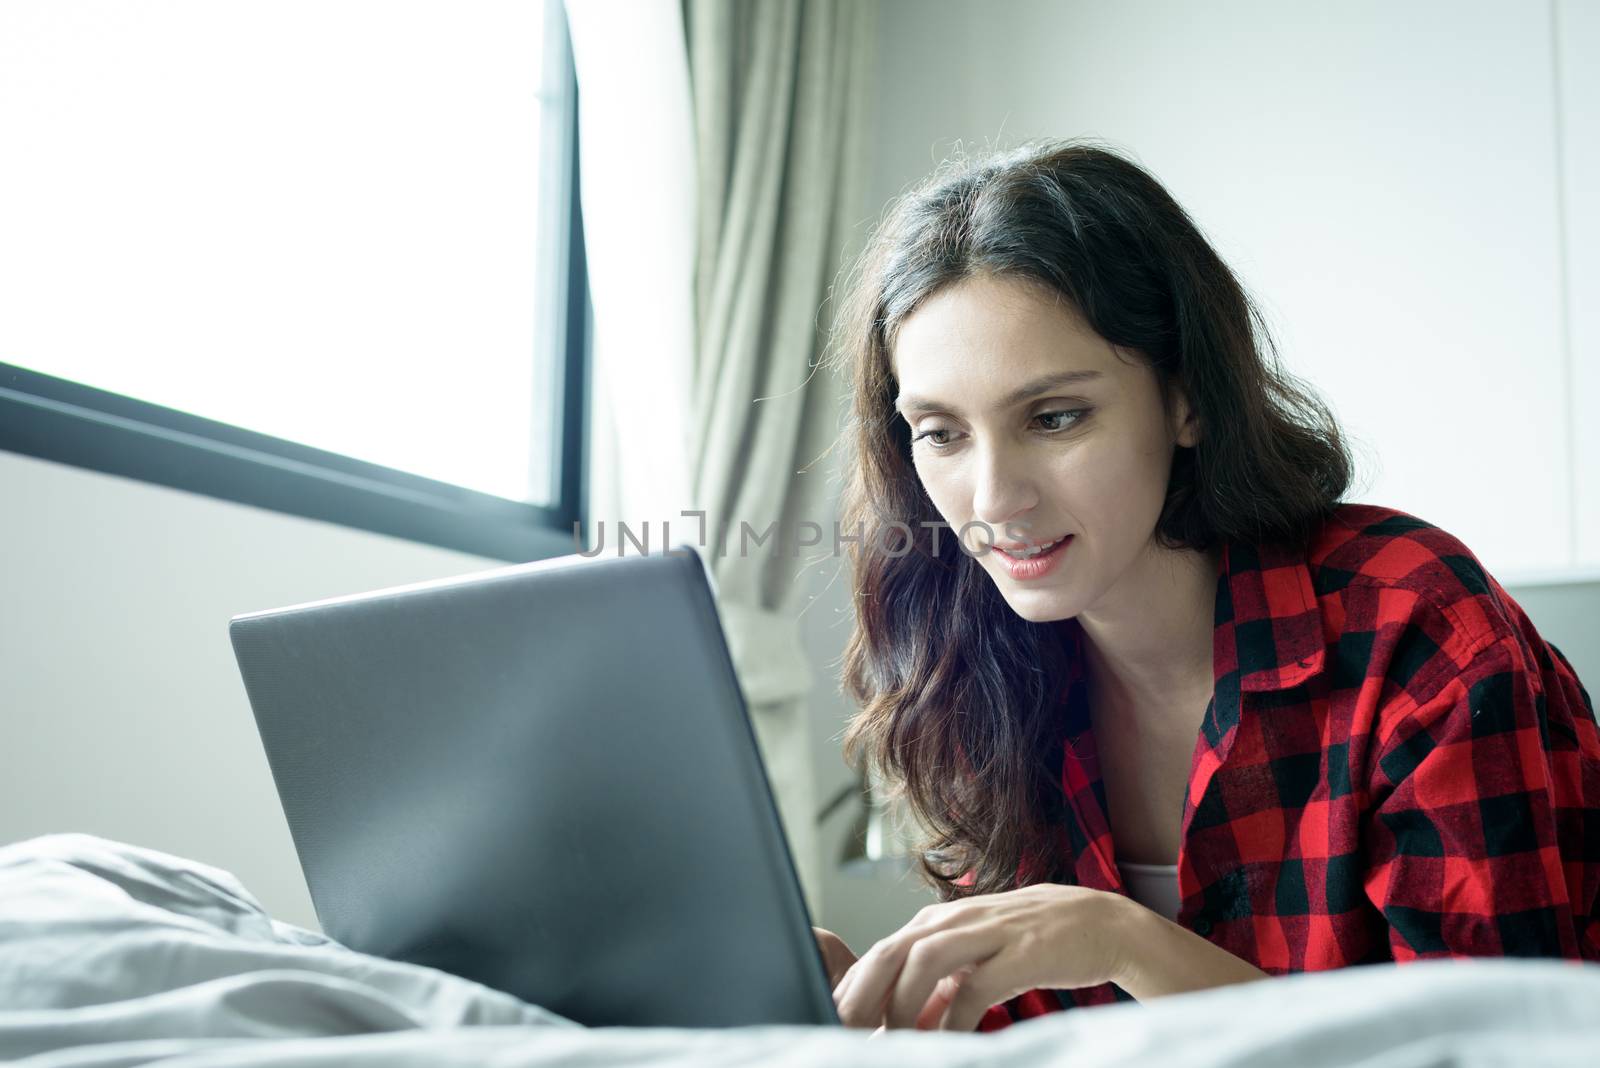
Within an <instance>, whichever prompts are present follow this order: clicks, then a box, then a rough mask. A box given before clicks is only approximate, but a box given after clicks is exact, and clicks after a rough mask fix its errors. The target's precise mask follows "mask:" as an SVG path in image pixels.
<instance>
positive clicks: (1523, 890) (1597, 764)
mask: <svg viewBox="0 0 1600 1068" xmlns="http://www.w3.org/2000/svg"><path fill="white" fill-rule="evenodd" d="M1521 648H1522V647H1521V646H1520V645H1519V644H1518V643H1517V640H1516V639H1515V638H1514V637H1510V636H1500V637H1498V638H1496V639H1495V640H1493V641H1491V642H1489V643H1488V644H1487V645H1485V646H1484V647H1483V648H1481V649H1479V650H1478V651H1477V652H1475V653H1473V654H1472V655H1471V656H1470V658H1469V659H1468V661H1467V663H1466V666H1465V667H1464V668H1456V666H1455V665H1454V664H1448V665H1446V670H1444V671H1443V672H1441V674H1442V676H1443V679H1442V684H1441V683H1437V682H1436V683H1433V684H1432V691H1433V692H1432V695H1431V696H1429V697H1428V698H1427V699H1426V700H1424V701H1422V702H1421V703H1420V704H1417V705H1416V706H1415V707H1414V709H1413V710H1411V711H1410V712H1408V713H1406V714H1404V715H1403V716H1402V717H1401V719H1400V721H1399V722H1398V723H1397V724H1396V725H1395V727H1394V728H1393V729H1392V730H1388V731H1387V732H1386V733H1387V736H1386V737H1385V738H1382V739H1377V740H1375V746H1374V753H1375V756H1376V766H1375V768H1374V770H1373V772H1372V775H1371V778H1370V780H1369V782H1370V785H1371V790H1372V793H1371V797H1370V799H1369V802H1370V804H1371V805H1372V807H1371V808H1370V809H1369V812H1370V816H1369V822H1368V823H1367V829H1366V832H1365V837H1366V842H1365V846H1364V849H1365V853H1366V856H1365V865H1366V866H1365V869H1364V882H1365V888H1366V892H1367V896H1368V897H1369V898H1370V899H1371V900H1372V902H1373V904H1374V905H1375V906H1376V907H1377V908H1378V909H1379V910H1380V911H1381V912H1382V913H1383V915H1384V917H1385V918H1386V919H1387V921H1388V924H1389V941H1390V948H1391V951H1392V953H1393V956H1394V958H1395V960H1397V961H1406V960H1415V959H1418V958H1427V957H1451V956H1491V957H1493V956H1540V957H1565V958H1572V959H1584V958H1590V959H1593V958H1595V957H1596V956H1597V955H1600V954H1597V951H1596V943H1595V931H1593V930H1592V929H1591V925H1590V913H1591V910H1592V908H1593V904H1594V903H1593V901H1592V900H1578V901H1574V897H1576V896H1579V895H1583V894H1589V895H1590V896H1591V897H1592V890H1591V889H1586V888H1592V887H1593V885H1594V880H1595V874H1596V859H1597V858H1592V857H1588V856H1587V855H1586V854H1587V853H1588V851H1589V850H1588V846H1587V845H1586V844H1585V843H1584V841H1583V840H1584V839H1586V838H1588V837H1589V836H1590V834H1592V830H1591V831H1587V832H1586V831H1583V830H1582V828H1584V827H1585V826H1587V827H1588V828H1593V827H1595V826H1596V824H1595V822H1594V821H1595V819H1596V816H1597V814H1600V813H1597V811H1596V809H1597V806H1600V750H1597V748H1596V744H1595V741H1594V732H1593V731H1592V730H1587V727H1588V726H1590V725H1588V724H1585V725H1584V727H1585V730H1584V731H1583V733H1582V734H1581V735H1580V734H1579V733H1578V732H1575V731H1574V730H1573V721H1572V719H1571V718H1570V715H1568V712H1569V710H1567V709H1566V707H1565V705H1564V704H1563V705H1561V706H1560V711H1561V715H1559V716H1554V715H1551V714H1550V713H1552V712H1553V711H1554V709H1552V708H1551V707H1550V705H1549V704H1548V702H1547V700H1546V697H1545V694H1544V692H1543V686H1542V684H1541V682H1540V677H1539V675H1538V674H1537V673H1536V672H1533V671H1530V670H1528V668H1527V666H1526V663H1525V658H1524V656H1523V654H1522V651H1521ZM1424 692H1427V691H1424ZM1574 828H1579V830H1578V833H1577V835H1576V839H1575V838H1574V835H1573V833H1572V831H1573V829H1574ZM1564 831H1565V833H1563V832H1564ZM1563 840H1565V842H1564V841H1563ZM1564 844H1565V845H1566V849H1567V854H1568V855H1566V856H1563V845H1564Z"/></svg>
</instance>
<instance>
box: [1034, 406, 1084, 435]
mask: <svg viewBox="0 0 1600 1068" xmlns="http://www.w3.org/2000/svg"><path fill="white" fill-rule="evenodd" d="M1088 414H1089V409H1087V408H1070V409H1067V410H1066V411H1060V412H1040V413H1039V414H1038V415H1036V416H1035V417H1034V418H1036V419H1054V418H1060V417H1065V416H1069V415H1070V416H1072V421H1071V422H1069V423H1058V424H1056V425H1054V426H1047V427H1045V429H1046V430H1049V431H1052V432H1054V431H1060V430H1070V429H1071V428H1073V427H1075V426H1077V425H1078V424H1079V423H1081V422H1083V417H1084V416H1086V415H1088Z"/></svg>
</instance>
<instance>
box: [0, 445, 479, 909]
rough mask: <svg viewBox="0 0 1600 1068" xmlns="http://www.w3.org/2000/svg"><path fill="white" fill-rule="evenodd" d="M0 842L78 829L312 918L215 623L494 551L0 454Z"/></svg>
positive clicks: (475, 565)
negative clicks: (238, 882) (217, 874)
mask: <svg viewBox="0 0 1600 1068" xmlns="http://www.w3.org/2000/svg"><path fill="white" fill-rule="evenodd" d="M0 488H3V499H4V501H5V513H4V521H3V522H0V605H3V606H4V610H3V611H0V843H4V842H11V841H15V840H17V839H21V838H27V837H31V836H33V835H36V834H46V833H50V832H54V831H85V832H88V833H91V834H98V835H103V836H105V837H108V838H115V839H121V840H124V841H129V842H133V843H135V844H137V845H142V846H148V847H150V848H154V849H161V850H165V851H167V852H171V853H177V854H178V855H180V856H188V857H194V858H196V859H199V860H203V861H206V862H208V863H211V864H215V865H217V866H219V867H222V868H224V869H226V870H229V871H232V872H233V873H234V874H236V875H238V876H239V878H240V879H242V880H243V881H244V884H245V886H246V887H248V888H249V889H250V890H252V891H253V892H254V893H255V894H256V896H257V897H258V898H260V899H261V902H262V904H263V905H264V906H266V908H267V910H268V911H269V912H270V913H272V914H273V915H274V916H277V917H278V918H279V919H283V920H287V921H289V922H291V923H297V924H300V925H301V926H306V927H315V925H316V918H315V915H314V914H313V912H312V910H311V901H310V898H309V896H308V895H307V893H306V888H305V883H304V880H303V877H302V876H301V874H300V866H299V862H298V861H297V860H296V858H295V854H294V846H293V843H292V842H291V841H290V839H289V829H288V825H287V824H286V823H285V822H284V818H283V812H282V810H281V809H280V808H279V805H278V797H277V793H276V791H275V790H274V788H273V785H272V777H271V773H270V772H269V771H268V769H267V763H266V757H265V756H264V755H263V753H262V750H261V742H260V739H259V737H258V736H257V734H256V727H255V720H254V718H253V716H252V715H251V712H250V705H249V702H248V701H247V700H246V697H245V692H244V687H243V684H242V683H241V682H240V680H239V671H238V667H237V666H236V664H235V661H234V658H233V648H232V646H231V645H230V644H229V640H228V620H229V618H230V617H232V616H234V615H236V614H238V613H240V612H247V611H254V610H257V609H263V608H276V607H280V606H282V605H287V604H298V603H301V602H304V601H310V600H316V599H319V598H323V597H331V596H336V595H339V594H346V593H357V592H361V591H363V590H371V589H378V588H381V587H384V586H391V585H398V584H401V583H406V582H416V581H421V580H423V579H429V578H439V577H443V576H446V575H457V574H464V573H466V572H469V571H478V570H482V569H484V568H490V567H502V566H504V561H497V560H486V559H483V558H480V557H475V556H469V555H466V554H463V553H455V552H449V551H447V550H443V549H436V548H433V547H431V546H423V545H416V544H413V543H410V542H406V541H402V540H399V539H396V538H389V537H385V536H383V535H379V534H368V533H365V532H362V531H355V530H350V529H347V528H344V527H339V526H334V525H332V524H328V523H320V522H316V521H314V520H309V519H302V518H300V517H298V516H286V515H281V514H278V513H275V512H268V511H264V510H262V509H257V508H251V507H247V506H245V505H240V504H234V503H231V502H228V501H219V500H215V499H213V498H210V497H202V496H198V495H196V494H191V493H185V492H182V491H179V490H173V489H168V488H166V487H163V486H153V485H149V484H146V483H141V482H135V481H133V480H130V479H124V478H119V477H116V476H113V475H104V474H100V473H98V472H92V471H84V470H81V469H79V468H75V467H68V466H65V465H62V464H56V463H51V462H47V461H43V460H37V459H34V458H33V457H28V456H19V455H17V454H14V453H8V452H0Z"/></svg>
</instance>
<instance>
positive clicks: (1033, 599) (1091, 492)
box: [892, 276, 1198, 623]
mask: <svg viewBox="0 0 1600 1068" xmlns="http://www.w3.org/2000/svg"><path fill="white" fill-rule="evenodd" d="M892 358H893V362H894V372H895V376H896V378H897V380H898V382H899V387H900V393H899V397H898V398H897V400H896V403H895V407H896V410H897V411H898V412H899V413H900V416H901V417H903V418H904V419H905V420H906V422H907V424H908V425H909V427H910V429H911V437H912V439H913V440H912V445H911V453H912V458H913V460H914V462H915V465H916V470H917V474H918V476H919V477H920V478H921V480H922V485H923V487H924V489H925V490H926V491H927V494H928V496H929V498H930V499H931V500H932V501H933V503H934V506H935V507H936V508H937V509H938V510H939V514H940V516H941V518H943V520H944V521H945V522H946V523H947V524H948V525H949V528H950V529H949V530H940V531H939V532H938V535H939V537H940V538H941V539H944V538H952V537H954V536H955V535H956V532H957V531H959V530H960V529H961V528H962V527H963V526H964V525H965V524H968V523H984V524H987V526H988V529H987V530H986V529H985V528H983V527H977V526H974V527H972V528H971V529H969V530H968V532H967V534H966V536H965V537H964V538H963V539H962V542H963V544H964V546H965V547H966V550H967V551H968V552H969V553H972V554H974V555H975V558H976V559H977V561H978V562H979V564H981V565H982V566H983V568H984V569H985V570H986V571H988V572H989V575H990V577H991V578H992V579H993V580H994V583H995V585H996V586H998V587H999V588H1000V591H1001V593H1002V594H1003V595H1004V596H1005V598H1006V600H1007V602H1008V603H1009V604H1010V605H1011V607H1012V609H1013V610H1014V611H1016V613H1017V614H1018V615H1020V616H1022V617H1023V618H1025V619H1028V620H1031V621H1033V622H1036V623H1043V622H1048V621H1051V620H1060V619H1068V618H1072V617H1074V616H1077V615H1079V614H1080V613H1082V612H1085V611H1088V610H1091V609H1093V608H1095V607H1096V606H1098V605H1101V604H1103V603H1104V602H1105V601H1106V599H1107V597H1108V595H1109V594H1111V592H1112V591H1113V590H1114V589H1115V588H1116V587H1117V585H1118V583H1119V580H1121V579H1123V578H1124V576H1126V575H1128V574H1129V573H1130V572H1131V571H1134V570H1139V569H1141V568H1142V567H1143V566H1147V565H1148V561H1149V559H1150V557H1151V552H1152V548H1153V542H1152V540H1151V539H1152V535H1153V533H1154V531H1155V526H1156V520H1157V519H1158V518H1159V517H1160V515H1161V506H1162V504H1163V502H1164V501H1165V500H1166V492H1167V480H1168V477H1169V475H1170V474H1171V470H1172V454H1173V449H1174V447H1175V446H1177V445H1193V444H1194V442H1195V439H1196V437H1197V429H1198V428H1197V425H1196V424H1195V422H1194V421H1193V420H1190V419H1189V409H1188V405H1187V404H1186V403H1185V401H1184V398H1183V397H1182V395H1181V391H1179V390H1177V389H1174V391H1173V413H1172V415H1171V416H1170V417H1169V416H1168V415H1167V414H1166V413H1165V412H1163V410H1162V405H1161V393H1160V389H1159V386H1158V383H1157V378H1156V372H1154V371H1153V370H1152V369H1150V368H1149V367H1148V366H1147V365H1146V364H1145V363H1144V362H1143V361H1142V360H1141V359H1139V358H1138V357H1137V356H1135V355H1134V354H1132V353H1126V354H1125V355H1121V356H1119V354H1118V352H1117V351H1116V350H1115V349H1113V347H1112V346H1111V344H1110V343H1109V342H1107V341H1106V340H1105V339H1104V338H1102V337H1100V336H1099V335H1098V334H1096V333H1095V332H1094V331H1093V330H1092V329H1090V327H1089V325H1088V324H1087V323H1085V322H1084V321H1083V320H1082V319H1081V318H1080V317H1079V316H1078V314H1077V313H1076V311H1075V310H1073V309H1072V308H1071V307H1070V305H1068V304H1067V302H1066V301H1065V300H1061V301H1057V300H1055V299H1053V298H1052V296H1051V295H1050V294H1049V293H1047V292H1046V291H1045V290H1043V289H1040V288H1036V287H1034V286H1033V285H1031V284H1029V283H1026V282H1021V281H1018V280H1015V279H1009V278H1003V277H996V276H979V277H975V278H971V279H967V280H965V281H963V282H960V283H957V284H956V285H953V286H950V287H947V288H945V289H943V290H941V291H939V292H938V293H937V294H935V295H934V296H933V297H932V298H930V299H929V300H928V301H927V302H926V303H924V304H923V305H922V306H921V307H919V308H918V309H917V310H916V311H915V312H913V313H912V314H911V315H910V316H909V317H908V318H907V319H906V320H905V322H904V323H902V324H901V327H900V332H899V335H898V337H897V338H896V339H895V343H894V350H893V356H892ZM1069 374H1071V375H1078V376H1080V377H1079V378H1077V379H1076V380H1072V381H1065V382H1062V381H1057V382H1054V383H1050V382H1045V381H1043V380H1045V379H1046V378H1047V377H1048V376H1063V375H1069ZM1030 386H1038V387H1039V388H1037V389H1032V388H1028V387H1030ZM1024 390H1026V392H1023V391H1024ZM1007 524H1011V526H1010V528H1009V529H1008V527H1007ZM1066 535H1071V540H1070V541H1068V542H1067V543H1066V544H1065V545H1064V546H1060V547H1057V549H1056V550H1054V551H1053V552H1051V553H1049V554H1047V555H1045V556H1042V557H1040V559H1039V560H1037V561H1035V562H1034V563H1033V564H1032V565H1028V566H1024V567H1023V568H1022V569H1020V570H1018V569H1014V568H1013V567H1011V566H1009V565H1008V563H1007V561H1006V559H1005V558H1003V557H1002V556H1001V551H1000V550H998V549H994V548H991V547H990V546H991V543H992V542H995V541H998V542H1000V543H1003V544H1009V543H1012V542H1030V543H1033V544H1034V545H1042V544H1046V543H1048V542H1050V541H1053V540H1055V539H1057V538H1061V537H1063V536H1066ZM1040 565H1045V566H1044V567H1041V566H1040ZM1041 570H1042V571H1043V573H1042V574H1036V573H1035V572H1038V571H1041ZM1130 585H1131V586H1132V587H1134V588H1137V587H1138V586H1139V585H1140V584H1139V583H1138V582H1137V581H1134V582H1131V583H1130Z"/></svg>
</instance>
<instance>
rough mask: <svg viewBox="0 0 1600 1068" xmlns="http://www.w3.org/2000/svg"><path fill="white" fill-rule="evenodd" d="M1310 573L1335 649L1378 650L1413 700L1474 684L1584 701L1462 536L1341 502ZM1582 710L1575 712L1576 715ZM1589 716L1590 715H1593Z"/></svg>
mask: <svg viewBox="0 0 1600 1068" xmlns="http://www.w3.org/2000/svg"><path fill="white" fill-rule="evenodd" d="M1306 563H1307V568H1308V570H1309V571H1310V573H1311V581H1312V585H1313V587H1314V589H1315V590H1316V593H1317V597H1318V600H1319V602H1321V603H1322V609H1323V617H1324V621H1325V623H1329V622H1331V623H1333V625H1332V626H1331V627H1325V629H1326V630H1328V631H1330V632H1331V640H1332V642H1335V643H1338V644H1340V645H1342V646H1343V647H1345V649H1346V652H1347V655H1348V652H1349V650H1350V649H1351V648H1352V647H1355V646H1361V647H1363V648H1365V649H1367V650H1369V651H1370V652H1372V653H1376V652H1378V651H1379V650H1380V649H1381V651H1382V655H1381V658H1380V659H1381V661H1382V663H1381V664H1377V665H1374V666H1375V667H1376V670H1377V671H1379V672H1381V673H1382V674H1383V675H1385V676H1386V678H1387V680H1388V681H1389V682H1390V683H1392V684H1393V691H1391V692H1399V693H1404V694H1406V695H1407V696H1408V697H1410V698H1412V699H1414V700H1420V699H1423V698H1425V697H1427V696H1428V695H1429V694H1431V693H1433V692H1434V691H1438V690H1440V689H1442V688H1444V687H1446V686H1457V687H1459V686H1460V685H1462V684H1468V685H1470V684H1471V683H1472V682H1473V681H1474V680H1475V679H1477V678H1479V677H1481V678H1483V679H1488V678H1509V677H1515V678H1521V679H1523V680H1524V681H1525V682H1526V683H1527V684H1528V685H1530V686H1531V687H1532V688H1533V689H1534V690H1536V691H1539V692H1544V691H1546V690H1550V691H1566V692H1567V693H1568V694H1584V698H1583V700H1582V701H1579V702H1576V703H1577V704H1580V705H1582V706H1584V707H1587V706H1588V700H1587V695H1586V694H1585V693H1584V691H1583V689H1582V686H1581V684H1580V683H1578V682H1577V679H1576V676H1575V675H1573V673H1572V669H1571V666H1570V664H1568V663H1567V661H1566V660H1565V658H1564V657H1561V656H1560V655H1559V654H1556V653H1554V651H1553V650H1552V648H1551V646H1550V645H1549V644H1548V643H1547V642H1546V641H1545V640H1544V638H1543V637H1542V636H1541V635H1540V634H1539V633H1538V630H1537V629H1536V628H1535V626H1534V624H1533V622H1532V620H1530V619H1529V618H1528V616H1527V613H1526V612H1524V611H1523V609H1522V607H1521V606H1520V605H1519V604H1517V602H1516V601H1515V599H1513V598H1512V596H1511V595H1510V594H1509V593H1507V592H1506V590H1505V589H1504V587H1502V586H1501V585H1500V583H1499V582H1498V581H1497V580H1496V579H1495V577H1494V576H1493V575H1492V574H1491V573H1490V572H1489V570H1488V569H1487V568H1486V567H1484V565H1483V563H1482V561H1480V560H1479V559H1478V557H1477V555H1476V554H1475V553H1474V552H1473V551H1472V550H1471V549H1470V548H1469V547H1468V546H1467V545H1466V544H1465V543H1463V542H1462V540H1461V539H1460V538H1458V537H1457V536H1456V535H1454V534H1452V533H1450V532H1449V531H1447V530H1445V529H1443V528H1442V527H1440V526H1439V525H1437V524H1435V523H1432V522H1429V521H1428V520H1426V519H1424V518H1422V517H1420V516H1417V515H1414V514H1412V513H1409V512H1405V511H1401V510H1400V509H1397V508H1390V507H1385V506H1382V505H1375V504H1341V505H1340V506H1339V507H1338V508H1337V509H1336V510H1335V512H1334V514H1333V515H1332V516H1331V517H1330V518H1329V519H1328V520H1327V521H1326V522H1325V523H1324V524H1323V525H1322V527H1321V529H1320V530H1319V531H1318V532H1317V534H1316V535H1315V537H1314V538H1313V539H1312V542H1311V545H1310V547H1309V550H1308V552H1307V561H1306ZM1576 711H1577V710H1576V709H1574V712H1576ZM1588 714H1589V715H1590V716H1591V717H1592V715H1593V713H1592V711H1591V712H1589V713H1588Z"/></svg>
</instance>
